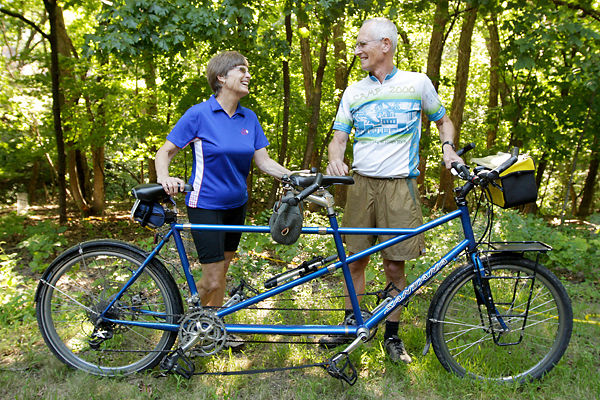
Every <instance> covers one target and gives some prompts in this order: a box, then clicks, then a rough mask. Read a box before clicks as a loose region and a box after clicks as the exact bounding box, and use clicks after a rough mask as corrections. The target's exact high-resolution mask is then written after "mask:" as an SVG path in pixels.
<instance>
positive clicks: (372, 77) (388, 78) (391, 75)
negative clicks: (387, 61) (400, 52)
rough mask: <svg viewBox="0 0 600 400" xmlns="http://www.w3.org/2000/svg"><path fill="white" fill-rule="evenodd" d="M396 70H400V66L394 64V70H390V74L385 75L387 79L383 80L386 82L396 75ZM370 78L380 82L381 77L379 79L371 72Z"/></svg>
mask: <svg viewBox="0 0 600 400" xmlns="http://www.w3.org/2000/svg"><path fill="white" fill-rule="evenodd" d="M396 72H398V68H396V66H394V69H393V70H392V72H390V73H389V74H387V75H386V76H385V79H384V80H383V81H384V82H385V81H387V80H390V79H392V78H393V77H394V75H396ZM369 78H371V80H372V81H373V82H379V79H377V78H376V77H375V76H374V75H372V74H371V73H369Z"/></svg>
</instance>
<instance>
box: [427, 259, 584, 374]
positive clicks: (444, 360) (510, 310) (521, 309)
mask: <svg viewBox="0 0 600 400" xmlns="http://www.w3.org/2000/svg"><path fill="white" fill-rule="evenodd" d="M484 263H485V264H486V266H489V269H490V271H491V276H490V277H489V279H488V281H489V285H490V288H491V291H492V296H493V299H494V303H495V304H496V308H497V309H498V311H499V313H500V315H501V316H502V319H503V320H504V322H505V323H506V324H507V325H508V328H509V331H508V332H502V328H501V326H500V324H499V322H498V320H497V319H495V318H493V317H492V318H490V317H489V315H488V312H487V310H486V308H485V306H484V305H483V304H478V302H477V299H476V297H475V292H474V286H473V279H474V277H475V271H474V269H473V266H472V265H465V266H463V267H461V268H459V269H457V270H455V271H454V272H453V273H452V274H450V276H448V278H446V280H444V282H443V283H442V285H441V286H440V288H439V289H438V290H439V292H440V293H439V296H438V295H436V296H435V299H436V300H437V303H436V304H432V307H433V313H432V314H431V317H430V318H431V320H430V323H432V328H431V340H432V344H433V348H434V351H435V354H436V356H437V357H438V359H439V360H440V363H441V364H442V365H443V366H444V368H446V369H447V370H448V371H450V372H454V373H456V374H457V375H459V376H465V375H467V376H473V377H476V378H480V379H488V380H496V381H506V382H514V381H516V382H523V381H526V380H531V379H538V378H540V377H542V376H543V374H545V373H546V372H548V371H550V370H551V369H552V368H553V367H554V365H556V363H557V362H558V361H559V360H560V358H561V357H562V355H563V353H564V352H565V350H566V348H567V346H568V344H569V340H570V337H571V331H572V328H573V311H572V309H571V302H570V300H569V297H568V295H567V293H566V291H565V289H564V287H563V286H562V284H561V283H560V281H559V280H558V278H557V277H556V276H555V275H554V274H552V272H550V271H549V270H548V269H546V268H545V267H543V266H542V265H539V264H537V265H536V263H534V262H532V261H531V260H528V259H526V258H521V257H506V256H505V257H496V258H491V259H489V260H486V261H484Z"/></svg>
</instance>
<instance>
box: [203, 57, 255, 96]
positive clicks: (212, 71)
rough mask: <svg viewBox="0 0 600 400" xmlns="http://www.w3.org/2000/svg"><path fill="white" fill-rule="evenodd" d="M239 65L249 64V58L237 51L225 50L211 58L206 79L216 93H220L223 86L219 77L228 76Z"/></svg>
mask: <svg viewBox="0 0 600 400" xmlns="http://www.w3.org/2000/svg"><path fill="white" fill-rule="evenodd" d="M239 65H245V66H248V60H246V57H244V56H243V55H241V54H240V53H239V52H237V51H224V52H222V53H219V54H217V55H216V56H214V57H213V58H211V59H210V61H209V62H208V65H207V66H206V79H208V84H209V85H210V88H211V89H212V91H213V92H214V93H215V95H218V94H219V91H220V90H221V86H222V85H221V82H219V79H218V77H219V76H226V75H227V73H228V72H229V71H231V70H232V69H234V68H235V67H237V66H239Z"/></svg>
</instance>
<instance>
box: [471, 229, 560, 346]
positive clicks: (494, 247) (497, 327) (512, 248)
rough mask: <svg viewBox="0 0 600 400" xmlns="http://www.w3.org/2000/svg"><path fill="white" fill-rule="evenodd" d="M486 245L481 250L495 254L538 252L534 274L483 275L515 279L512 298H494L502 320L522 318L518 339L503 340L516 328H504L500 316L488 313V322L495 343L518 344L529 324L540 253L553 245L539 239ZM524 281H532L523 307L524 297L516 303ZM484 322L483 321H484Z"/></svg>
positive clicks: (488, 277) (499, 344)
mask: <svg viewBox="0 0 600 400" xmlns="http://www.w3.org/2000/svg"><path fill="white" fill-rule="evenodd" d="M483 244H484V245H487V246H488V249H486V250H480V251H481V253H493V254H497V253H513V254H514V253H516V254H520V255H521V256H524V253H526V252H537V255H536V259H535V267H534V271H533V275H521V273H520V272H519V273H518V274H517V275H516V276H495V275H492V274H490V275H489V276H484V277H482V279H484V280H486V281H488V282H490V281H492V280H494V279H502V280H514V285H513V290H512V298H510V299H508V301H503V302H499V301H496V299H494V305H495V308H496V310H497V311H498V317H500V318H501V320H502V321H511V322H512V321H515V320H518V319H522V320H523V322H522V324H520V325H521V326H520V328H518V330H519V331H520V334H519V338H518V339H516V341H508V342H502V340H503V339H504V336H505V335H506V334H508V333H509V332H511V331H512V332H514V329H509V330H506V329H504V328H502V326H501V324H500V323H499V321H498V318H496V316H493V315H490V314H489V313H487V314H488V322H489V328H490V331H491V333H492V336H493V338H494V343H496V344H497V345H498V346H513V345H518V344H520V343H521V342H522V341H523V332H524V331H525V326H526V325H527V318H528V316H529V311H530V310H529V307H530V305H531V297H532V294H533V287H534V284H535V279H536V273H537V266H538V265H539V258H540V254H542V253H546V252H548V251H550V250H552V247H551V246H549V245H547V244H545V243H542V242H539V241H521V242H516V241H515V242H487V243H483ZM523 281H530V283H529V295H528V297H527V301H526V304H525V308H524V309H521V308H520V307H519V306H520V305H521V304H523V301H522V299H521V300H520V301H521V303H520V304H516V303H517V300H518V299H517V294H518V293H517V290H518V288H519V285H520V284H523ZM501 310H506V312H501ZM480 315H483V313H481V310H480ZM482 323H483V321H482ZM511 325H513V326H514V325H515V324H514V323H511Z"/></svg>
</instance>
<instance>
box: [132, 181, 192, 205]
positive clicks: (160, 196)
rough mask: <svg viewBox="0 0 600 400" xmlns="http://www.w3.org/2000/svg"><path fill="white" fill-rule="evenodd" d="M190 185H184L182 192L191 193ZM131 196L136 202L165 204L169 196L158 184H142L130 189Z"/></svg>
mask: <svg viewBox="0 0 600 400" xmlns="http://www.w3.org/2000/svg"><path fill="white" fill-rule="evenodd" d="M193 190H194V189H193V188H192V185H188V184H186V185H185V187H184V189H183V191H184V192H192V191H193ZM131 194H132V195H133V197H135V198H136V199H138V200H141V201H148V202H159V203H162V202H166V201H169V195H168V194H167V193H166V192H165V190H164V189H163V187H162V185H161V184H159V183H144V184H141V185H137V186H136V187H134V188H133V189H131Z"/></svg>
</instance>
